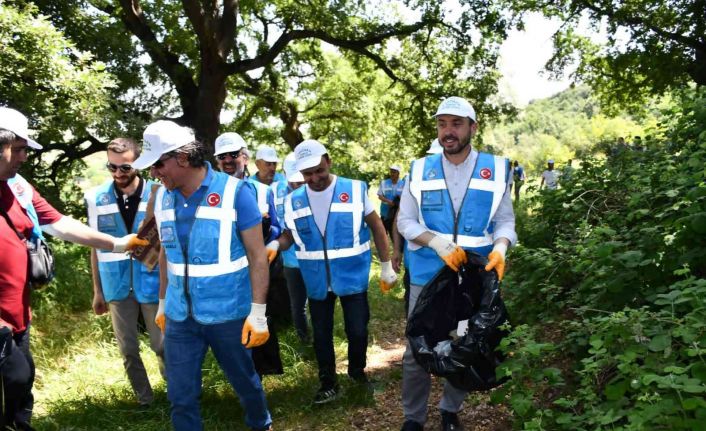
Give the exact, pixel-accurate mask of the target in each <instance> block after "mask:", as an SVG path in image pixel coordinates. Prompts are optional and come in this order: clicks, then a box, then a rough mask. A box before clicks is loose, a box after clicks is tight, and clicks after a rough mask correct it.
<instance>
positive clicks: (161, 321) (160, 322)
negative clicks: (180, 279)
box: [154, 298, 167, 334]
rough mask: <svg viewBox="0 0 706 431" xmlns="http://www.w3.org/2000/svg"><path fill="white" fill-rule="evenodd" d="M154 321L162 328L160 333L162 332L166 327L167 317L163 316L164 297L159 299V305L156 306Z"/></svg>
mask: <svg viewBox="0 0 706 431" xmlns="http://www.w3.org/2000/svg"><path fill="white" fill-rule="evenodd" d="M154 323H155V324H156V325H157V326H158V327H159V329H161V330H162V334H164V330H165V328H166V327H167V318H166V317H164V298H160V299H159V306H158V307H157V315H156V316H154Z"/></svg>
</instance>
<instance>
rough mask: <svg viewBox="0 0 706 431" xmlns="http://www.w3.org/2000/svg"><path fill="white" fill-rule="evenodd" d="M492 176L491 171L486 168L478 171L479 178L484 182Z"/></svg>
mask: <svg viewBox="0 0 706 431" xmlns="http://www.w3.org/2000/svg"><path fill="white" fill-rule="evenodd" d="M492 175H493V171H491V170H490V169H488V168H483V169H481V170H480V177H481V178H483V179H484V180H487V179H488V178H490V177H491V176H492Z"/></svg>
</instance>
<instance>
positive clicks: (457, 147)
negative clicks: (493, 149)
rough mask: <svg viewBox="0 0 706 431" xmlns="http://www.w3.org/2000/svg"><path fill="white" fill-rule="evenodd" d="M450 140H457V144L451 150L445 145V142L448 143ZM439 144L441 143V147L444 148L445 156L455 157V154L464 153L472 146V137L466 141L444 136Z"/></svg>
mask: <svg viewBox="0 0 706 431" xmlns="http://www.w3.org/2000/svg"><path fill="white" fill-rule="evenodd" d="M448 138H451V139H455V140H456V144H455V145H454V146H453V147H451V148H447V147H446V146H445V145H444V144H445V141H446V140H447V139H448ZM439 142H441V146H442V148H443V149H444V153H445V154H450V155H453V154H458V153H460V152H462V151H463V150H465V149H466V147H467V146H469V145H471V137H470V136H468V137H467V138H466V139H458V138H456V137H455V136H449V135H447V136H444V138H443V139H442V140H440V141H439Z"/></svg>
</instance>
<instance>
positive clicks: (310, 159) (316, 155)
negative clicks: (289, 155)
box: [294, 139, 328, 172]
mask: <svg viewBox="0 0 706 431" xmlns="http://www.w3.org/2000/svg"><path fill="white" fill-rule="evenodd" d="M324 154H328V153H327V151H326V148H325V147H324V146H323V145H322V144H321V143H320V142H319V141H316V140H314V139H307V140H306V141H302V142H301V143H299V145H297V147H296V148H295V149H294V158H295V160H296V161H297V170H298V171H300V172H301V171H303V170H304V169H309V168H313V167H314V166H318V165H319V163H321V156H323V155H324Z"/></svg>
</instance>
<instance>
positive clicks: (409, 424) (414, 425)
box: [400, 419, 424, 431]
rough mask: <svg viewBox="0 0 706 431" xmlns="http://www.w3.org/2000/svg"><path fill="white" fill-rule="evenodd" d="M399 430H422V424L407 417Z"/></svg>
mask: <svg viewBox="0 0 706 431" xmlns="http://www.w3.org/2000/svg"><path fill="white" fill-rule="evenodd" d="M400 431H424V426H423V425H422V424H420V423H419V422H415V421H413V420H410V419H407V420H406V421H404V423H403V424H402V429H401V430H400Z"/></svg>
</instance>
